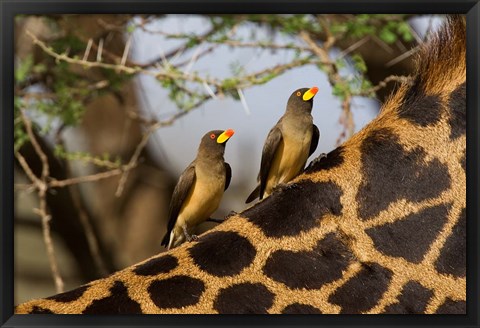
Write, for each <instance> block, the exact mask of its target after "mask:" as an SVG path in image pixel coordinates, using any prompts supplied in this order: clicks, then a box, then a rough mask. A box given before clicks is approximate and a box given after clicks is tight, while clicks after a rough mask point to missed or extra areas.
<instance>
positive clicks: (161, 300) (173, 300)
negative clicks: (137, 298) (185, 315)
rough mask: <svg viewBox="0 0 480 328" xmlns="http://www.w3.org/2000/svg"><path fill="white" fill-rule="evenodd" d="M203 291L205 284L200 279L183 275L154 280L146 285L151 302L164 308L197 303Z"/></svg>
mask: <svg viewBox="0 0 480 328" xmlns="http://www.w3.org/2000/svg"><path fill="white" fill-rule="evenodd" d="M204 291H205V284H204V283H203V282H202V281H201V280H199V279H196V278H191V277H188V276H183V275H181V276H175V277H172V278H168V279H164V280H156V281H154V282H152V283H151V285H150V286H149V287H148V293H149V294H150V298H151V299H152V301H153V303H155V305H156V306H158V307H159V308H165V309H166V308H177V309H178V308H182V307H184V306H189V305H194V304H197V302H198V300H199V299H200V296H202V294H203V292H204Z"/></svg>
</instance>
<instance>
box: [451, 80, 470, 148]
mask: <svg viewBox="0 0 480 328" xmlns="http://www.w3.org/2000/svg"><path fill="white" fill-rule="evenodd" d="M466 98H467V97H466V84H465V82H463V83H462V84H461V85H460V86H458V88H456V89H455V90H454V91H453V92H452V93H451V94H450V99H449V100H448V106H449V112H450V119H449V120H448V123H449V124H450V139H457V138H458V137H460V136H462V135H464V134H465V133H466V122H467V119H466V115H467V102H466V100H467V99H466Z"/></svg>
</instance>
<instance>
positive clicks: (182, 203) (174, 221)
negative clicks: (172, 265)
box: [162, 129, 234, 249]
mask: <svg viewBox="0 0 480 328" xmlns="http://www.w3.org/2000/svg"><path fill="white" fill-rule="evenodd" d="M233 134H234V131H233V130H231V129H228V130H225V131H221V130H214V131H210V132H208V133H207V134H205V135H204V136H203V138H202V140H201V142H200V146H199V147H198V153H197V157H196V158H195V160H194V161H193V162H192V163H190V165H189V166H188V167H187V168H186V169H185V171H183V173H182V174H181V176H180V178H179V180H178V182H177V185H176V186H175V189H174V191H173V196H172V200H171V201H170V210H169V221H168V227H167V233H166V234H165V237H163V240H162V245H164V246H166V247H167V248H168V249H170V248H172V247H176V246H178V245H180V244H181V243H182V242H184V241H185V240H187V241H190V240H191V239H194V238H196V236H191V235H190V234H191V231H192V230H193V229H194V228H195V227H196V226H197V225H199V224H200V223H202V222H204V221H205V220H207V219H208V218H209V217H210V215H211V214H212V213H213V212H215V210H216V209H217V208H218V205H219V204H220V200H221V199H222V196H223V192H224V191H225V190H226V189H227V188H228V186H229V185H230V179H231V177H232V169H231V168H230V165H229V164H228V163H225V160H224V158H223V154H224V153H225V145H226V143H227V141H228V139H230V137H231V136H232V135H233Z"/></svg>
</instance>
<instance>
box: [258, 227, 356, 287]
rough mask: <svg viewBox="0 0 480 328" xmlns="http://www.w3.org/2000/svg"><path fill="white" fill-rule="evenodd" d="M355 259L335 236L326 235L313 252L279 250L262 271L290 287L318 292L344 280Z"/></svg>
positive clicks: (332, 234) (271, 256) (331, 234)
mask: <svg viewBox="0 0 480 328" xmlns="http://www.w3.org/2000/svg"><path fill="white" fill-rule="evenodd" d="M351 258H352V254H351V253H350V252H349V251H348V249H347V248H346V247H345V246H344V245H343V244H342V243H341V242H340V241H339V240H338V239H337V238H336V237H335V234H334V233H330V234H328V235H327V236H325V238H324V239H322V240H321V241H319V242H318V244H317V246H316V247H315V249H313V250H312V251H308V252H307V251H303V252H292V251H284V250H278V251H276V252H274V253H273V254H272V255H270V257H269V258H268V260H267V262H266V264H265V266H264V268H263V272H264V273H265V275H267V276H268V277H270V278H272V279H273V280H275V281H278V282H282V283H284V284H285V285H287V286H288V287H290V288H306V289H318V288H320V287H322V286H323V285H324V284H325V283H328V282H331V281H334V280H336V279H339V278H341V277H342V271H343V270H345V269H346V268H347V266H348V264H349V262H350V260H351Z"/></svg>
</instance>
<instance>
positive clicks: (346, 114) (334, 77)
mask: <svg viewBox="0 0 480 328" xmlns="http://www.w3.org/2000/svg"><path fill="white" fill-rule="evenodd" d="M321 22H323V20H321ZM322 26H323V28H324V29H325V31H326V34H327V41H326V42H325V43H324V45H323V47H320V46H319V45H317V43H316V42H315V41H314V40H313V39H312V37H311V35H310V34H309V33H308V32H306V31H302V32H300V37H301V38H302V39H303V40H304V41H305V42H306V43H307V45H308V46H309V47H310V49H311V51H312V52H313V53H314V54H315V55H317V56H318V57H319V58H320V59H321V61H322V63H324V67H325V72H326V73H327V77H328V81H329V82H330V84H331V85H332V86H335V85H337V84H343V83H347V82H346V81H345V79H344V78H343V77H342V76H341V75H340V74H339V72H338V69H337V67H336V66H335V63H334V62H333V60H332V59H331V57H330V54H329V49H330V48H331V47H332V46H333V45H334V43H335V37H334V36H333V35H332V34H330V32H329V29H328V26H327V24H326V23H325V22H323V23H322ZM351 100H352V93H351V92H350V91H347V92H346V94H345V96H344V98H343V100H342V116H341V119H340V123H342V124H343V126H344V128H345V130H344V132H343V133H342V134H341V135H340V137H339V139H338V140H337V145H338V144H340V142H341V140H342V139H343V138H344V137H350V136H351V135H353V132H354V131H355V123H354V121H353V115H352V113H351V108H350V107H351Z"/></svg>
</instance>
